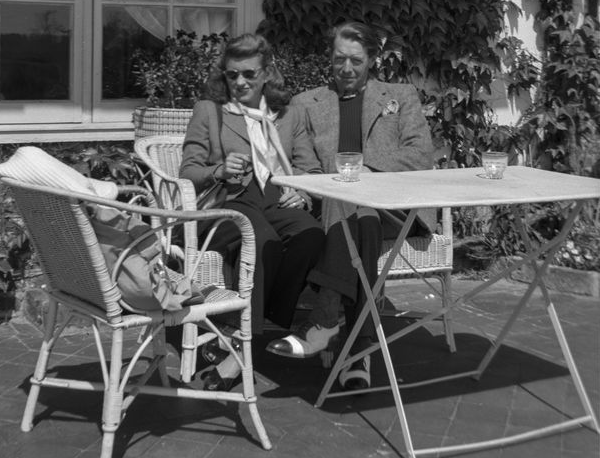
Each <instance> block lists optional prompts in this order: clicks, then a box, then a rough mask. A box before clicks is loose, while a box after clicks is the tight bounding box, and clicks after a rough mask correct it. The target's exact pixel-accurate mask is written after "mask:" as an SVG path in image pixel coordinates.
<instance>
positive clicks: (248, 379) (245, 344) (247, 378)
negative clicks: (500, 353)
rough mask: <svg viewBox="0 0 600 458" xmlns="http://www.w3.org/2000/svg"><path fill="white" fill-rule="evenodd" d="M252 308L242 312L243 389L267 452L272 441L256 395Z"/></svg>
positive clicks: (261, 441)
mask: <svg viewBox="0 0 600 458" xmlns="http://www.w3.org/2000/svg"><path fill="white" fill-rule="evenodd" d="M249 318H250V308H249V307H247V308H246V309H244V310H242V313H241V320H240V321H241V322H240V331H241V333H240V334H241V340H242V361H243V363H244V365H243V367H242V389H243V393H244V398H245V399H246V403H247V404H248V409H249V410H250V416H251V418H252V423H253V424H254V428H255V429H256V432H257V434H258V437H259V439H260V443H261V444H262V446H263V448H264V449H265V450H271V447H272V445H271V441H270V440H269V436H268V435H267V431H266V430H265V426H264V425H263V422H262V420H261V418H260V414H259V413H258V407H257V405H256V401H257V399H256V393H255V392H254V367H253V365H252V331H251V326H250V319H249Z"/></svg>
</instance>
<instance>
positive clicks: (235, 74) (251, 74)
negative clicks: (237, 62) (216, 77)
mask: <svg viewBox="0 0 600 458" xmlns="http://www.w3.org/2000/svg"><path fill="white" fill-rule="evenodd" d="M260 72H262V68H255V69H253V70H242V71H241V72H239V71H237V70H225V71H224V72H223V73H224V75H225V78H227V79H228V80H230V81H236V80H237V79H238V78H239V76H240V75H242V76H243V77H244V79H245V80H246V81H252V80H254V79H256V77H257V76H258V75H259V74H260Z"/></svg>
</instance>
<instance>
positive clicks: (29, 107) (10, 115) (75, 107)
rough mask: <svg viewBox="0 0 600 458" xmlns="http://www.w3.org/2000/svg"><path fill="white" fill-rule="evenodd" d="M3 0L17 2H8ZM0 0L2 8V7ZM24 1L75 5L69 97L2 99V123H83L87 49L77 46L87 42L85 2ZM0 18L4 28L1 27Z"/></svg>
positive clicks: (72, 15)
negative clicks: (84, 58) (63, 98)
mask: <svg viewBox="0 0 600 458" xmlns="http://www.w3.org/2000/svg"><path fill="white" fill-rule="evenodd" d="M1 3H17V2H15V1H14V0H13V1H6V2H1ZM1 3H0V7H1ZM19 3H21V4H24V3H30V4H39V5H43V4H48V5H67V6H70V7H71V22H72V24H71V26H72V35H71V43H70V48H71V50H70V52H71V56H70V57H71V59H70V69H69V82H70V84H69V94H70V98H69V100H2V102H1V103H0V124H8V125H12V124H21V123H23V121H27V123H28V124H36V123H47V122H48V120H49V119H51V120H52V122H53V123H80V122H82V121H83V91H84V87H83V82H84V80H85V76H84V75H83V74H82V69H83V67H84V65H83V53H84V48H83V47H81V49H77V48H78V46H77V45H76V43H81V42H83V27H82V25H83V20H82V17H83V4H82V2H80V1H77V0H20V2H19ZM1 20H2V19H1V17H0V27H1Z"/></svg>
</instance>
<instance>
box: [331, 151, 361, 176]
mask: <svg viewBox="0 0 600 458" xmlns="http://www.w3.org/2000/svg"><path fill="white" fill-rule="evenodd" d="M362 166H363V155H362V153H356V152H340V153H336V155H335V168H336V169H337V171H338V173H339V176H337V177H335V179H336V180H338V181H346V182H350V181H359V180H360V178H359V175H360V170H361V169H362Z"/></svg>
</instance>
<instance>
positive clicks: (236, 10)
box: [91, 0, 244, 123]
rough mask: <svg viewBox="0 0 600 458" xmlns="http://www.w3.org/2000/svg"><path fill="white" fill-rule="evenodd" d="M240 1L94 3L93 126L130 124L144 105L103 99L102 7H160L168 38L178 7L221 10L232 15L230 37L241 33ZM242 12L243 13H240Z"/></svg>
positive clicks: (120, 0)
mask: <svg viewBox="0 0 600 458" xmlns="http://www.w3.org/2000/svg"><path fill="white" fill-rule="evenodd" d="M243 3H244V2H243V0H236V1H234V2H231V3H208V2H203V1H202V0H200V1H198V2H196V3H190V2H189V1H188V2H185V1H181V0H146V1H144V0H96V1H94V18H95V19H96V18H97V19H96V20H94V21H93V23H94V39H93V43H94V49H93V57H92V65H93V77H92V80H93V81H94V82H96V81H97V82H98V83H97V84H96V83H94V84H93V87H92V94H93V98H92V111H91V117H92V119H91V120H92V122H93V123H103V122H130V121H131V116H132V112H133V110H134V109H135V107H137V106H140V105H144V103H145V102H144V99H113V100H103V99H102V47H103V43H102V28H103V21H102V8H103V6H104V5H116V6H121V5H131V6H150V5H151V6H163V7H167V8H168V18H169V19H170V20H169V28H168V35H170V36H173V34H174V33H175V31H174V30H173V20H172V18H173V9H174V8H177V7H186V8H190V7H207V8H223V9H226V10H232V11H233V32H232V33H233V35H234V36H235V35H237V31H238V30H243V24H242V19H243V17H244V15H243ZM240 10H242V11H240Z"/></svg>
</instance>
